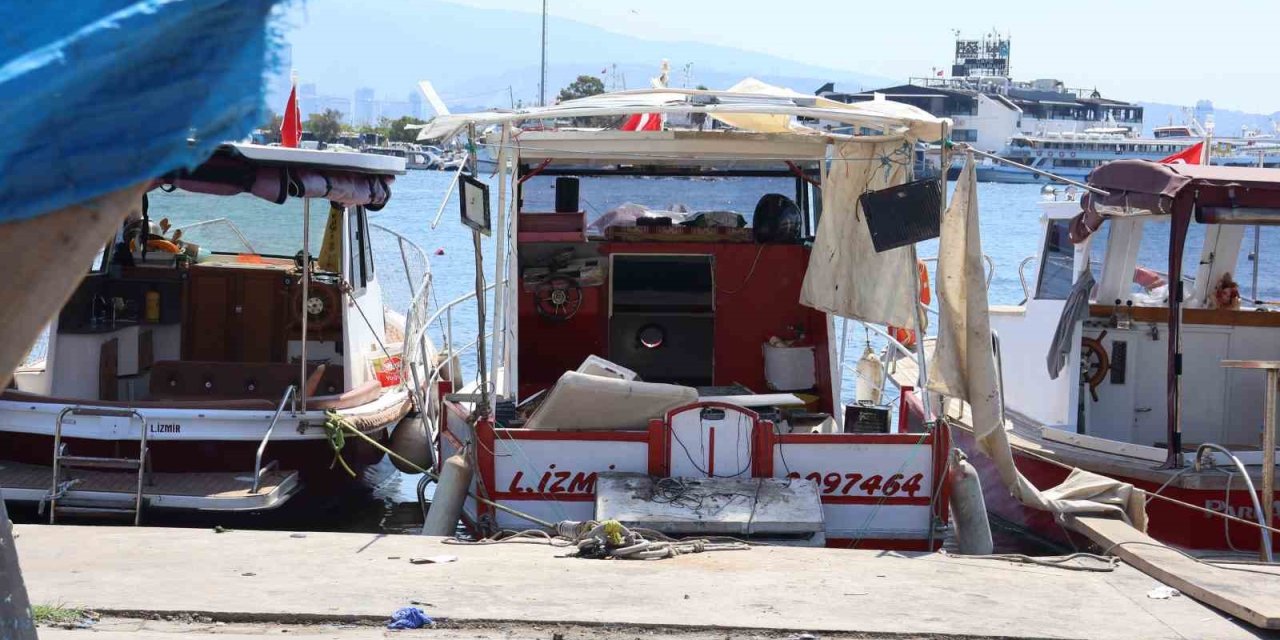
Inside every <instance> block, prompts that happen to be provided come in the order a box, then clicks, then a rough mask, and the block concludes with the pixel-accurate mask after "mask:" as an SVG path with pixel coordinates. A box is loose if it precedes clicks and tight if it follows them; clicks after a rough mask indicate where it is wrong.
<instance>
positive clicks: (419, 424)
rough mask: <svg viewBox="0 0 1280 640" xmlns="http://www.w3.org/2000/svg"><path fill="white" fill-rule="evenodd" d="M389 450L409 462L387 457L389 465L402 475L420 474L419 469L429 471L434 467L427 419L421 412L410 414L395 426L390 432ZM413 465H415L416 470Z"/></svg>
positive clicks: (433, 448) (433, 451) (433, 453)
mask: <svg viewBox="0 0 1280 640" xmlns="http://www.w3.org/2000/svg"><path fill="white" fill-rule="evenodd" d="M391 450H392V451H394V452H395V453H396V455H398V456H401V457H403V458H404V459H405V460H408V461H409V462H405V461H404V460H401V459H399V458H397V457H396V456H389V457H390V458H391V464H394V465H395V467H396V468H397V469H399V470H400V471H401V472H402V473H421V471H419V469H430V468H431V467H432V466H433V465H435V463H436V456H435V447H434V446H432V442H431V433H430V432H429V430H428V429H427V418H426V417H424V416H423V415H422V413H421V412H418V411H414V412H413V413H410V414H409V415H407V416H405V417H404V419H403V420H401V421H400V423H399V424H397V425H396V428H395V429H394V430H393V431H392V432H391ZM409 463H412V464H409ZM413 465H417V468H415V467H414V466H413Z"/></svg>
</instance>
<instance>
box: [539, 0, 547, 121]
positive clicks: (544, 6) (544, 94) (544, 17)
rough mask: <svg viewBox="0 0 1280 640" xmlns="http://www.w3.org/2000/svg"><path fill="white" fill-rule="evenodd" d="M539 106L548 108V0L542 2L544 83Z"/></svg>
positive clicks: (540, 91)
mask: <svg viewBox="0 0 1280 640" xmlns="http://www.w3.org/2000/svg"><path fill="white" fill-rule="evenodd" d="M538 106H539V107H545V106H547V0H542V81H541V82H539V83H538Z"/></svg>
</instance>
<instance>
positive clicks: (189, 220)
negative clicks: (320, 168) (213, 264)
mask: <svg viewBox="0 0 1280 640" xmlns="http://www.w3.org/2000/svg"><path fill="white" fill-rule="evenodd" d="M147 197H148V200H149V207H148V214H147V215H148V216H149V217H150V218H151V220H152V221H153V222H159V221H160V220H161V219H163V218H168V219H169V224H170V225H171V226H172V228H173V229H181V230H182V239H183V240H184V241H185V242H189V243H194V244H197V245H199V246H200V249H201V251H202V252H203V251H208V252H210V253H232V254H237V253H257V254H260V255H264V256H277V257H282V258H292V257H293V256H294V255H295V254H297V253H298V252H299V251H301V250H302V200H301V199H297V198H290V199H289V200H288V201H287V202H285V203H284V204H274V203H271V202H267V201H266V200H263V199H262V198H258V197H256V196H253V195H250V194H247V193H242V194H239V195H234V196H215V195H207V194H201V193H190V192H186V191H182V190H177V191H173V192H169V193H166V192H164V191H161V190H160V189H155V190H153V191H151V192H150V193H148V194H147ZM328 212H329V203H328V202H325V201H323V200H316V201H313V202H312V203H311V229H310V231H311V243H310V249H311V254H312V255H313V256H314V255H316V254H318V253H319V252H320V242H321V240H322V239H323V238H324V229H325V222H326V221H327V220H328ZM172 233H173V231H172V229H171V230H170V235H172Z"/></svg>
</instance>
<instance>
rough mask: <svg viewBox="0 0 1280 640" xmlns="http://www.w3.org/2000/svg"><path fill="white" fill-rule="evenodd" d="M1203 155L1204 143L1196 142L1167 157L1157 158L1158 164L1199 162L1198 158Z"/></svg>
mask: <svg viewBox="0 0 1280 640" xmlns="http://www.w3.org/2000/svg"><path fill="white" fill-rule="evenodd" d="M1203 157H1204V143H1203V142H1197V143H1195V144H1193V145H1191V146H1189V147H1187V148H1186V149H1183V150H1182V151H1179V152H1177V153H1175V154H1173V155H1171V156H1169V157H1168V158H1162V159H1160V160H1158V161H1157V162H1159V163H1160V164H1200V159H1201V158H1203Z"/></svg>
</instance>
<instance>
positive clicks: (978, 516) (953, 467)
mask: <svg viewBox="0 0 1280 640" xmlns="http://www.w3.org/2000/svg"><path fill="white" fill-rule="evenodd" d="M947 482H949V483H951V498H950V500H949V502H950V504H951V521H952V522H954V523H955V531H956V544H957V546H958V547H959V550H960V553H961V554H964V555H989V554H990V553H991V552H992V551H993V550H994V548H995V547H994V545H993V543H992V542H991V523H990V522H989V521H988V520H987V505H986V502H985V501H984V500H983V498H982V480H981V479H979V478H978V470H977V469H974V468H973V465H971V464H969V461H968V460H967V459H965V455H964V452H963V451H961V450H959V449H952V450H951V456H950V459H949V460H948V463H947Z"/></svg>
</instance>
